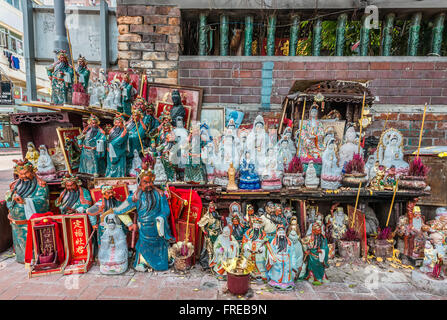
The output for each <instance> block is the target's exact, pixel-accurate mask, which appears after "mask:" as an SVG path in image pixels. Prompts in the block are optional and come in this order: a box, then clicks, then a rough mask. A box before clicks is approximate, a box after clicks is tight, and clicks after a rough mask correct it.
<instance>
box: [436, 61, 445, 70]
mask: <svg viewBox="0 0 447 320" xmlns="http://www.w3.org/2000/svg"><path fill="white" fill-rule="evenodd" d="M435 70H447V62H436V65H435Z"/></svg>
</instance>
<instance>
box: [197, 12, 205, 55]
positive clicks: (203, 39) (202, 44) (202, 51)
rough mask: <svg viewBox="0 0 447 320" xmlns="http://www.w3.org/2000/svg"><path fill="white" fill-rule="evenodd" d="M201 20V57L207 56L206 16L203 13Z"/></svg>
mask: <svg viewBox="0 0 447 320" xmlns="http://www.w3.org/2000/svg"><path fill="white" fill-rule="evenodd" d="M199 20H200V27H199V56H206V14H205V13H201V14H200V16H199Z"/></svg>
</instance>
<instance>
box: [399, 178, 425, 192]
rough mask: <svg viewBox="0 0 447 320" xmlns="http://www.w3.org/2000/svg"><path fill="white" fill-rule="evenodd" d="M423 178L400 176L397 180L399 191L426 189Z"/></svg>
mask: <svg viewBox="0 0 447 320" xmlns="http://www.w3.org/2000/svg"><path fill="white" fill-rule="evenodd" d="M426 179H427V177H424V176H401V177H400V178H399V189H401V190H424V189H425V188H426V187H427V183H426V182H425V181H426Z"/></svg>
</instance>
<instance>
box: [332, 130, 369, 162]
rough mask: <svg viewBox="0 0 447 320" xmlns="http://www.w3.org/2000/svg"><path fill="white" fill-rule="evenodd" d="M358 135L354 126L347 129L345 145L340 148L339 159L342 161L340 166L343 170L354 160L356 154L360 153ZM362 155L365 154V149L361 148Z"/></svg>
mask: <svg viewBox="0 0 447 320" xmlns="http://www.w3.org/2000/svg"><path fill="white" fill-rule="evenodd" d="M356 139H357V133H356V132H355V129H354V127H353V126H350V127H349V128H348V129H346V133H345V143H344V144H343V145H342V146H341V147H340V152H339V154H338V155H339V157H340V160H339V162H338V165H339V166H340V167H341V168H343V167H344V166H345V165H346V163H348V162H349V161H351V160H352V159H353V158H354V153H357V151H358V148H359V146H358V144H357V143H356ZM360 154H363V149H362V148H361V147H360Z"/></svg>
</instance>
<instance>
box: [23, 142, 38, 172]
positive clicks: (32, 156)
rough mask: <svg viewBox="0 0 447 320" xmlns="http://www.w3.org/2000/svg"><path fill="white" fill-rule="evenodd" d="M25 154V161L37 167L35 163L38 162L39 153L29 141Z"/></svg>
mask: <svg viewBox="0 0 447 320" xmlns="http://www.w3.org/2000/svg"><path fill="white" fill-rule="evenodd" d="M26 146H27V148H28V149H27V152H26V155H25V159H28V161H29V162H30V163H31V164H32V165H33V166H34V167H37V161H38V160H39V151H37V148H36V146H35V145H34V143H32V142H31V141H30V142H28V143H27V145H26Z"/></svg>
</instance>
